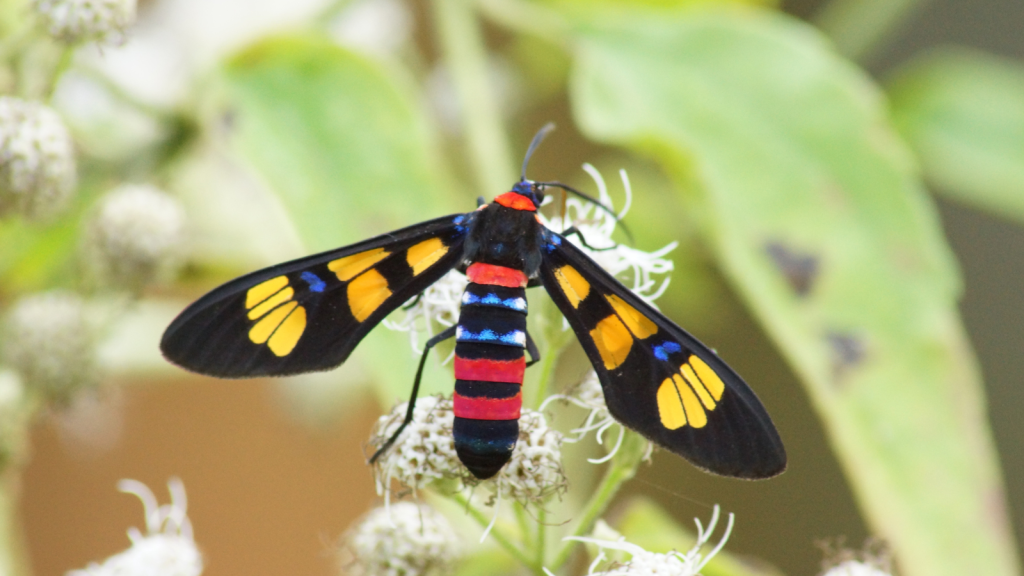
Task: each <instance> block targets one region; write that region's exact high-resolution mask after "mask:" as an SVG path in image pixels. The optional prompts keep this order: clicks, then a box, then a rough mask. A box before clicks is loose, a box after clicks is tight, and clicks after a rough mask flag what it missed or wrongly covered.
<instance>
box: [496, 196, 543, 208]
mask: <svg viewBox="0 0 1024 576" xmlns="http://www.w3.org/2000/svg"><path fill="white" fill-rule="evenodd" d="M494 201H495V202H497V203H498V204H501V205H502V206H504V207H506V208H514V209H515V210H526V211H527V212H536V211H537V207H536V206H535V205H534V204H533V201H532V200H530V199H529V198H527V197H526V196H523V195H522V194H520V193H518V192H505V193H504V194H502V195H501V196H498V197H497V198H495V199H494Z"/></svg>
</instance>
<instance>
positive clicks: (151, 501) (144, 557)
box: [66, 478, 203, 576]
mask: <svg viewBox="0 0 1024 576" xmlns="http://www.w3.org/2000/svg"><path fill="white" fill-rule="evenodd" d="M167 486H168V488H169V489H170V492H171V503H170V504H164V505H163V506H159V505H157V502H156V497H155V496H153V493H152V492H151V491H150V490H149V488H147V487H146V485H145V484H143V483H141V482H138V481H136V480H122V481H120V482H119V483H118V488H119V489H120V490H121V491H122V492H126V493H129V494H134V495H136V496H138V497H139V500H142V505H143V507H144V512H145V516H146V533H145V534H143V533H142V532H141V531H139V530H138V529H137V528H131V529H130V530H128V538H129V539H130V540H131V542H132V545H131V547H130V548H128V549H127V550H125V551H124V552H120V553H118V554H115V555H113V556H111V557H110V558H107V559H106V560H104V561H103V563H102V564H95V563H94V564H90V565H89V566H88V567H87V568H84V569H81V570H71V571H70V572H68V573H67V575H66V576H199V575H200V574H202V573H203V557H202V554H200V553H199V549H198V548H197V547H196V543H195V541H194V540H193V539H192V524H191V522H189V519H188V516H187V515H186V512H187V507H188V502H187V500H186V498H185V486H184V485H183V484H182V483H181V480H178V479H177V478H174V479H171V481H170V482H168V483H167Z"/></svg>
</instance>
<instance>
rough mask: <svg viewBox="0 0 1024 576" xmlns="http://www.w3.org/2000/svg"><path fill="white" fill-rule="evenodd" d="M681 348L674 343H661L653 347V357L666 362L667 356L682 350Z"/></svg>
mask: <svg viewBox="0 0 1024 576" xmlns="http://www.w3.org/2000/svg"><path fill="white" fill-rule="evenodd" d="M682 349H683V348H682V346H680V345H679V344H676V343H675V342H662V343H661V344H658V345H657V346H654V357H655V358H657V359H658V360H668V355H669V354H672V353H674V352H679V351H680V350H682Z"/></svg>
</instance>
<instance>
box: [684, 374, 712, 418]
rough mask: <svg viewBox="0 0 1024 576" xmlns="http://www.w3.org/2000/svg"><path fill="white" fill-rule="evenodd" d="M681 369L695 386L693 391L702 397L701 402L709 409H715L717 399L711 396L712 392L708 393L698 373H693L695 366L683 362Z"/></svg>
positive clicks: (687, 380)
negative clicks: (691, 366)
mask: <svg viewBox="0 0 1024 576" xmlns="http://www.w3.org/2000/svg"><path fill="white" fill-rule="evenodd" d="M679 370H680V371H681V372H682V373H683V378H685V379H686V382H687V383H688V384H689V385H690V388H693V391H694V392H696V393H697V397H698V398H700V403H701V404H703V405H704V407H705V408H707V409H708V410H714V409H715V401H714V400H713V399H712V398H711V394H709V393H708V391H707V389H705V388H704V385H703V384H701V382H700V380H699V379H698V378H697V375H696V374H694V373H693V368H690V365H689V364H683V365H682V366H680V367H679Z"/></svg>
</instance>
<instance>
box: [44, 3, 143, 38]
mask: <svg viewBox="0 0 1024 576" xmlns="http://www.w3.org/2000/svg"><path fill="white" fill-rule="evenodd" d="M32 7H33V8H34V9H35V11H36V13H37V14H39V16H40V17H42V19H43V21H44V22H45V23H46V27H47V29H48V30H49V32H50V35H51V36H53V37H54V38H57V39H59V40H63V41H64V42H67V43H69V44H72V43H75V42H81V41H86V40H98V41H109V42H112V43H120V42H122V41H123V40H124V30H125V29H126V28H127V27H128V26H131V24H132V23H133V22H135V0H33V2H32Z"/></svg>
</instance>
